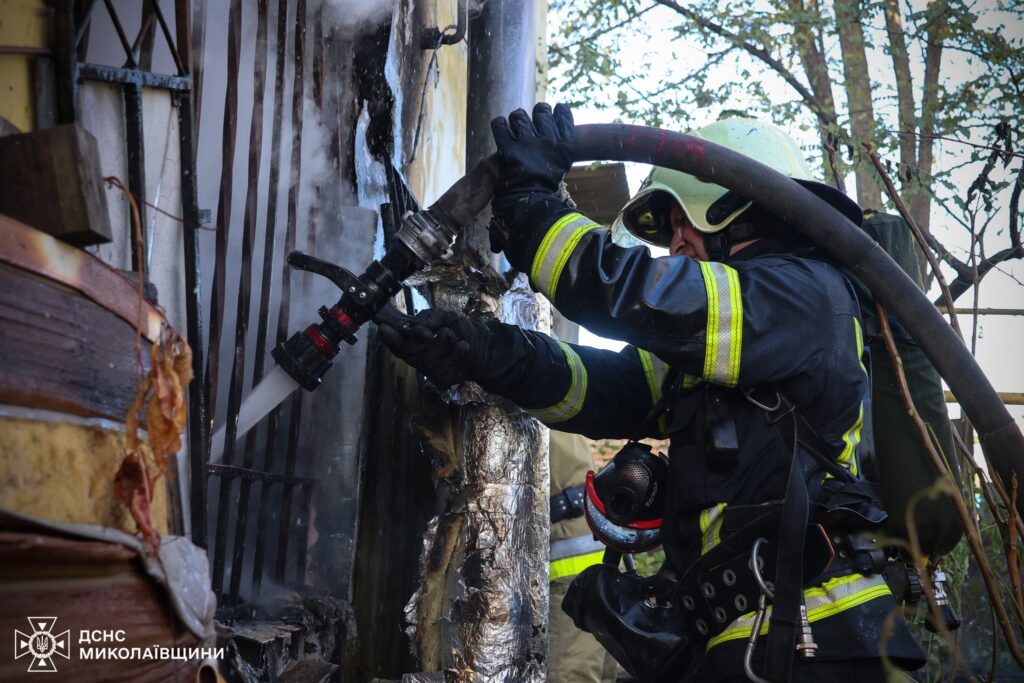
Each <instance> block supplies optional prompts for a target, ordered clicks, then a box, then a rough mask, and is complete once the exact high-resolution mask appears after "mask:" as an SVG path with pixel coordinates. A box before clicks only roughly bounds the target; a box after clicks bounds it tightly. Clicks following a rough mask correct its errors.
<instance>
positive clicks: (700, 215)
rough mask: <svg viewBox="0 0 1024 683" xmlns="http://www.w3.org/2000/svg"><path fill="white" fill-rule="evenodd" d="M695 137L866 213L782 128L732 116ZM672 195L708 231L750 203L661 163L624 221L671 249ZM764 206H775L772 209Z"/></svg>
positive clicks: (848, 210) (853, 215)
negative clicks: (817, 173)
mask: <svg viewBox="0 0 1024 683" xmlns="http://www.w3.org/2000/svg"><path fill="white" fill-rule="evenodd" d="M691 135H693V136H694V137H698V138H703V139H704V140H708V141H709V142H714V143H716V144H718V145H721V146H722V147H726V148H727V149H731V150H733V151H735V152H739V153H740V154H744V155H746V156H748V157H750V158H751V159H753V160H755V161H759V162H761V163H762V164H764V165H765V166H768V167H770V168H773V169H775V170H776V171H778V172H779V173H782V174H784V175H787V176H789V177H790V178H793V179H794V180H796V181H797V182H798V183H800V184H801V185H803V186H804V187H806V188H807V189H809V190H811V191H812V192H814V194H816V195H818V196H819V197H820V198H822V199H824V200H825V201H827V202H828V203H829V204H831V205H832V206H834V207H835V208H837V209H838V210H839V211H840V212H841V213H843V215H845V216H846V217H847V218H849V219H850V220H851V221H853V222H854V223H856V224H857V225H860V222H861V219H862V214H861V210H860V207H859V206H857V203H856V202H854V201H853V200H852V199H850V198H849V197H847V196H846V195H845V194H844V193H842V192H840V191H839V190H837V189H836V188H834V187H832V186H831V185H826V184H825V183H822V182H819V181H817V180H814V179H813V178H812V177H811V172H810V169H808V167H807V163H806V162H805V161H804V158H803V154H802V152H801V151H800V147H799V146H798V145H797V144H796V142H795V141H794V140H793V138H791V137H790V136H789V135H787V134H786V133H785V132H784V131H783V130H782V129H781V128H778V127H777V126H773V125H772V124H770V123H764V122H763V121H756V120H754V119H745V118H730V119H723V120H722V121H717V122H715V123H712V124H711V125H708V126H705V127H703V128H701V129H700V130H698V131H696V132H694V133H691ZM670 198H671V199H675V201H677V202H679V205H680V206H681V207H682V209H683V211H684V212H685V213H686V217H687V218H688V219H689V220H690V223H692V224H693V227H694V228H696V229H697V230H699V231H700V232H703V233H708V234H712V233H717V232H721V231H722V230H725V228H727V227H728V226H729V225H730V224H731V223H733V222H734V221H735V220H736V219H737V218H738V217H739V216H740V215H742V214H743V212H745V211H746V210H747V209H748V208H750V205H751V202H749V201H747V200H746V199H743V198H742V197H740V196H739V195H737V194H736V193H735V192H732V191H730V190H727V189H725V188H724V187H722V186H721V185H716V184H714V183H709V182H705V181H703V180H700V179H699V178H697V177H696V176H693V175H690V174H689V173H681V172H679V171H673V170H672V169H670V168H662V167H658V166H656V167H655V168H654V169H652V170H651V173H650V175H648V176H647V179H646V180H644V182H643V184H642V185H641V186H640V190H639V191H638V192H637V193H636V195H635V196H634V197H633V198H632V199H630V200H629V202H627V203H626V206H624V207H623V208H622V211H621V213H620V214H619V219H621V221H622V224H623V225H624V226H625V228H626V230H628V231H629V232H630V233H632V234H633V235H635V236H636V237H637V238H639V239H641V240H643V241H644V242H647V243H649V244H653V245H655V246H659V247H667V246H668V245H669V243H670V242H671V240H672V230H671V226H670V225H668V221H667V217H668V210H669V207H670V206H671V202H670V201H669V200H670ZM765 208H767V209H769V210H771V207H765Z"/></svg>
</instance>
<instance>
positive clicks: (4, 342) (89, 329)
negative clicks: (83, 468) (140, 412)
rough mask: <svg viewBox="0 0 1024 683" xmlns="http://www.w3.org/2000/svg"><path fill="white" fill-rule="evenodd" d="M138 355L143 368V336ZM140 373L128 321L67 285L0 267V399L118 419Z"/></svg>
mask: <svg viewBox="0 0 1024 683" xmlns="http://www.w3.org/2000/svg"><path fill="white" fill-rule="evenodd" d="M140 355H141V361H142V370H141V372H144V371H146V370H148V368H149V342H147V341H146V340H143V341H142V351H141V354H140ZM139 377H140V369H139V366H138V365H137V363H136V356H135V330H134V328H133V327H132V326H131V325H130V324H128V323H127V322H126V321H124V320H122V319H121V318H120V317H118V316H117V315H115V314H113V313H111V312H110V311H108V310H106V309H105V308H103V307H102V306H99V305H98V304H95V303H93V302H92V301H90V300H88V299H86V298H84V297H82V296H79V295H78V294H76V293H75V292H73V291H72V290H69V289H67V288H65V287H62V286H60V285H58V284H56V283H54V282H52V281H49V280H45V279H42V278H39V277H35V276H32V275H29V274H28V273H26V272H24V271H21V270H19V269H17V268H12V267H9V266H4V265H0V403H7V404H13V405H22V406H30V407H34V408H45V409H48V410H57V411H62V412H68V413H74V414H76V415H84V416H88V417H105V418H109V419H112V420H118V421H123V420H124V416H125V414H126V413H127V411H128V407H129V406H130V405H131V401H132V398H133V397H134V395H135V388H136V386H137V384H138V380H139Z"/></svg>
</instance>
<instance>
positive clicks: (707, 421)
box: [563, 387, 886, 681]
mask: <svg viewBox="0 0 1024 683" xmlns="http://www.w3.org/2000/svg"><path fill="white" fill-rule="evenodd" d="M725 391H726V390H722V389H720V388H718V387H709V388H708V389H707V390H706V391H705V392H704V405H703V410H701V411H699V412H698V414H699V415H701V414H702V416H703V422H704V424H703V425H702V430H701V433H702V434H703V435H704V439H703V449H704V455H705V458H706V460H705V462H706V463H707V466H708V467H709V468H710V469H712V470H715V471H722V470H723V469H728V468H729V467H730V466H732V467H734V466H735V464H736V454H737V452H738V445H739V444H738V440H737V438H736V434H737V430H736V426H735V424H734V422H733V420H732V416H731V414H730V413H731V412H732V411H731V410H730V408H729V406H730V404H734V403H735V401H736V400H737V398H739V396H738V395H737V393H736V391H735V390H729V393H725ZM756 394H757V395H755V392H746V393H745V394H744V395H745V398H746V400H747V401H749V402H750V403H751V404H753V405H754V406H756V407H757V408H759V409H760V410H761V411H762V412H763V414H764V416H765V419H766V420H767V422H768V424H770V425H771V426H772V427H773V428H774V429H775V430H776V431H777V432H778V434H779V436H780V439H781V442H782V444H784V445H785V447H788V448H789V449H790V450H791V454H792V458H791V460H790V465H789V468H788V469H789V473H788V476H787V484H786V491H785V496H784V498H783V500H782V501H777V502H775V503H767V504H764V505H752V506H730V507H728V508H726V509H725V511H724V512H723V513H722V515H723V522H722V529H721V539H722V540H721V542H720V543H718V544H717V545H716V546H715V547H714V548H712V549H711V550H710V551H708V552H707V553H705V554H704V555H702V556H701V557H700V558H698V559H697V560H696V561H694V562H693V563H692V564H690V565H689V566H688V567H686V569H685V571H684V573H683V574H682V576H679V577H676V576H673V575H671V574H670V573H669V572H665V571H663V572H661V573H659V576H658V577H657V578H656V579H654V580H651V579H642V578H641V577H639V576H636V575H635V574H632V575H631V574H628V573H627V574H620V573H619V572H618V568H617V567H618V559H617V557H616V555H614V554H610V556H609V558H608V559H609V560H612V561H611V562H609V561H606V563H605V564H603V565H600V566H596V567H591V568H590V569H587V570H586V571H585V572H584V573H583V574H581V575H580V576H579V577H578V579H577V580H576V581H575V582H574V585H573V588H572V589H570V592H569V594H568V595H567V596H566V600H565V603H564V605H563V607H564V609H565V610H566V611H567V612H569V613H570V614H571V615H572V616H573V618H574V620H575V621H576V624H577V626H579V627H580V628H584V629H585V630H588V631H590V632H592V633H593V634H594V635H595V636H596V637H597V638H598V640H599V641H601V643H602V644H603V645H605V647H606V648H608V649H609V651H611V652H612V654H613V655H615V656H616V658H617V659H619V661H620V663H622V664H623V665H624V666H625V667H626V668H627V670H630V671H631V673H633V674H634V676H636V677H637V678H639V679H640V680H643V681H648V680H649V681H658V680H666V681H667V680H678V679H679V678H680V677H683V676H684V675H685V673H686V672H687V671H688V670H689V669H690V668H691V667H693V666H695V663H696V662H698V661H699V660H700V657H701V655H702V653H703V651H704V646H706V644H707V643H708V641H709V640H710V639H711V638H713V637H714V636H716V635H718V634H719V633H721V632H722V631H723V630H724V629H725V628H726V627H727V626H728V625H729V624H731V623H732V622H733V621H735V620H736V619H737V618H738V617H740V616H742V615H745V614H748V613H750V612H751V611H755V612H756V615H757V616H756V623H755V626H754V628H753V630H752V632H751V636H750V641H749V643H748V648H747V662H746V670H747V672H748V676H750V677H751V680H764V679H762V678H761V677H760V676H758V675H756V674H754V672H753V671H752V670H751V669H750V663H749V659H750V657H751V655H752V652H753V648H754V645H755V644H756V641H757V638H758V634H759V631H760V627H761V624H762V623H763V620H764V619H765V616H766V612H767V610H766V607H767V603H768V602H771V603H772V606H773V609H772V615H771V628H770V629H769V631H768V636H767V640H768V643H767V649H766V654H767V656H766V660H765V670H764V675H765V677H766V678H768V679H770V680H776V681H779V680H788V678H789V676H790V672H791V669H792V663H793V658H794V655H795V654H796V653H797V652H799V653H800V655H801V656H804V657H807V656H813V655H814V650H815V649H816V646H815V645H814V642H813V638H812V635H811V629H810V627H809V623H808V618H807V608H806V605H805V604H804V595H803V590H804V587H805V586H809V585H812V583H813V582H814V581H820V580H822V578H823V577H825V576H827V572H829V571H830V569H831V568H832V565H833V563H835V561H836V558H837V555H838V554H839V552H843V553H845V554H847V555H848V557H847V558H840V559H842V560H844V561H842V562H839V563H837V566H836V571H838V572H840V573H841V574H853V573H855V572H857V571H860V567H856V566H855V565H852V564H849V563H848V562H846V561H845V560H847V559H849V553H847V552H846V549H847V547H853V541H847V540H845V539H846V538H847V537H850V538H853V537H854V536H856V535H857V534H858V533H859V532H863V531H871V530H873V529H876V528H877V527H878V526H879V525H880V524H881V523H882V522H884V521H885V519H886V514H885V512H884V511H883V510H882V509H881V507H880V506H879V504H878V502H877V496H876V494H875V493H874V492H873V491H872V490H871V487H870V485H869V484H867V483H866V482H864V481H863V480H860V479H858V478H857V477H855V476H854V475H852V474H851V473H850V472H849V471H848V470H846V469H845V468H843V467H842V466H840V465H839V464H837V463H836V462H835V461H834V460H833V459H832V457H830V455H829V450H828V448H827V446H826V444H824V442H823V441H822V439H821V438H820V437H819V436H818V435H817V433H816V432H815V431H814V429H813V427H811V426H810V425H809V424H808V423H807V422H806V420H804V418H803V417H802V416H801V415H800V414H799V413H798V412H797V411H796V410H795V408H794V405H793V404H792V403H791V402H790V401H788V399H787V398H786V397H785V396H784V395H783V394H782V393H781V392H778V391H774V390H772V389H766V390H763V391H760V392H756ZM690 398H691V399H692V398H693V395H692V394H691V397H690ZM740 400H742V399H740ZM670 431H671V430H670ZM700 443H701V442H700V441H698V444H700ZM692 455H694V456H695V457H699V456H698V455H697V453H693V454H692ZM808 456H809V458H808ZM811 460H813V461H815V462H817V463H818V465H819V466H820V468H821V469H822V470H824V472H826V473H828V475H830V476H829V477H826V478H825V479H824V481H822V482H821V484H820V488H819V486H818V485H817V484H815V490H814V491H813V494H812V493H811V492H809V491H808V487H807V484H806V482H805V478H804V473H805V471H808V470H807V466H808V465H809V464H811V462H810V461H811ZM613 462H614V461H613ZM851 534H853V536H850V535H851ZM834 538H835V539H838V544H839V545H840V546H841V549H840V550H837V547H836V545H837V541H835V540H833V539H834ZM862 550H864V551H866V553H861V554H862V555H864V557H865V558H867V559H868V560H869V559H876V560H877V559H878V557H879V553H878V552H876V551H875V549H873V548H868V547H864V548H862ZM881 556H882V559H883V560H884V553H881ZM864 564H865V565H871V564H872V562H868V561H867V560H865V563H864ZM844 565H845V566H844ZM864 568H865V569H870V568H871V567H869V566H865V567H864ZM776 574H778V575H779V576H780V577H783V578H782V579H781V580H779V581H776V580H775V576H776Z"/></svg>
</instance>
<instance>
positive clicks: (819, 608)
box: [705, 574, 891, 651]
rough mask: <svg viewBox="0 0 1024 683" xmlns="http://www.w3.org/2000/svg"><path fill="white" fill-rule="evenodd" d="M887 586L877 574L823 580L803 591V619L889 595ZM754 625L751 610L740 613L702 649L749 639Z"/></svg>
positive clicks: (765, 629)
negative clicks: (805, 611) (804, 611)
mask: <svg viewBox="0 0 1024 683" xmlns="http://www.w3.org/2000/svg"><path fill="white" fill-rule="evenodd" d="M890 594H891V593H890V592H889V587H888V586H887V585H885V580H884V579H883V578H882V577H881V576H862V575H860V574H850V575H848V576H839V577H837V578H834V579H830V580H828V581H826V582H825V583H824V584H822V585H821V586H812V587H811V588H807V589H805V590H804V602H805V603H806V604H807V620H808V621H809V622H811V623H814V622H815V621H820V620H821V619H825V618H826V617H830V616H832V615H833V614H837V613H839V612H842V611H843V610H847V609H850V608H853V607H856V606H857V605H862V604H864V603H865V602H869V601H871V600H874V599H875V598H880V597H883V596H886V595H890ZM771 615H772V607H771V605H769V606H768V611H767V613H766V614H765V620H764V625H763V626H761V631H760V635H762V636H763V635H764V634H766V633H768V622H769V621H770V619H771ZM753 627H754V613H753V612H750V613H748V614H744V615H743V616H742V617H740V618H739V619H736V620H735V621H733V622H732V624H730V625H729V626H728V627H727V628H726V629H725V630H724V631H722V632H721V633H719V634H718V635H717V636H715V637H714V638H712V639H711V640H709V641H708V644H707V647H706V648H705V651H707V650H710V649H711V648H713V647H714V646H715V645H720V644H721V643H724V642H726V641H728V640H735V639H737V638H749V637H750V631H751V629H753Z"/></svg>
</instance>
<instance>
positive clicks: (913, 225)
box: [865, 146, 964, 340]
mask: <svg viewBox="0 0 1024 683" xmlns="http://www.w3.org/2000/svg"><path fill="white" fill-rule="evenodd" d="M865 149H866V150H867V153H868V158H869V159H870V160H871V163H872V164H874V166H875V170H876V171H878V175H879V176H880V177H881V178H882V181H883V182H884V183H885V189H886V190H888V192H889V198H890V199H892V202H893V204H895V205H896V209H897V210H898V211H899V212H900V215H901V216H903V220H905V221H906V222H907V225H908V226H909V227H910V230H911V232H913V233H914V237H916V238H917V243H918V246H920V247H921V251H922V252H924V256H925V258H927V259H928V264H929V265H930V266H931V267H932V273H934V274H935V280H936V281H937V282H938V283H939V287H940V288H941V289H942V296H943V299H944V300H945V302H946V308H947V309H948V311H949V324H950V325H952V327H953V329H954V330H956V333H957V335H959V337H960V339H961V340H963V338H964V335H963V333H962V332H961V331H960V323H959V322H958V321H957V319H956V310H955V308H956V307H955V306H954V305H953V297H952V296H951V295H950V291H949V287H948V286H947V285H946V280H945V278H943V277H942V271H941V270H939V263H938V261H936V260H935V254H933V253H932V250H931V249H929V248H928V242H927V240H926V239H925V236H924V233H923V232H922V231H921V228H919V227H918V225H917V221H915V220H914V217H913V216H911V215H910V211H908V210H907V206H906V205H905V204H904V203H903V200H902V199H900V194H899V192H897V191H896V187H895V186H894V185H893V184H892V178H890V177H889V174H888V173H886V172H885V168H884V167H883V166H882V162H881V161H879V160H878V155H877V154H876V153H875V150H873V149H870V148H868V147H866V146H865Z"/></svg>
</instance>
